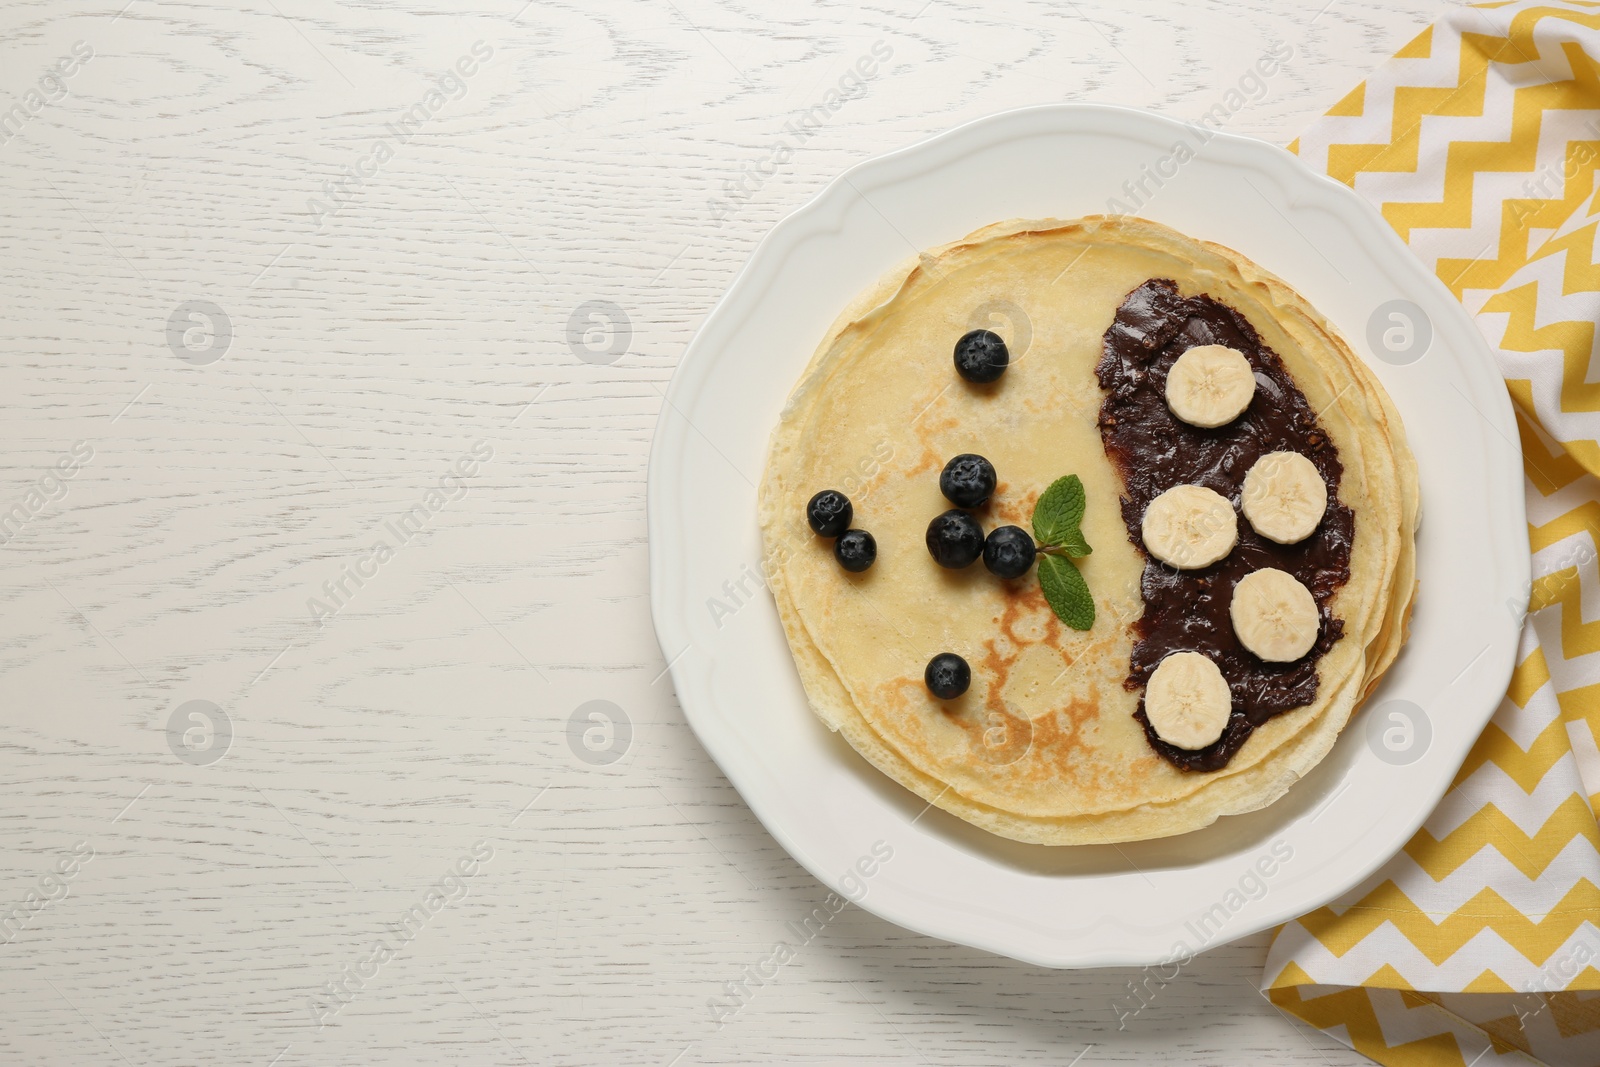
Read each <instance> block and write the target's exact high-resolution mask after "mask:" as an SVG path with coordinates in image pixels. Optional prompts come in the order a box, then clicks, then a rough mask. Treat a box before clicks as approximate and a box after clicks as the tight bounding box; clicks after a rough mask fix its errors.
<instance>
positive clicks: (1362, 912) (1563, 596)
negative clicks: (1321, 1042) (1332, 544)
mask: <svg viewBox="0 0 1600 1067" xmlns="http://www.w3.org/2000/svg"><path fill="white" fill-rule="evenodd" d="M1290 148H1291V150H1294V151H1297V152H1298V153H1299V154H1300V157H1301V158H1302V159H1303V160H1304V161H1305V162H1306V163H1307V164H1308V165H1310V166H1311V167H1314V168H1316V169H1318V170H1321V171H1324V172H1326V173H1327V174H1329V175H1330V176H1332V177H1333V178H1335V179H1337V180H1338V181H1341V182H1344V183H1345V184H1347V185H1349V186H1351V187H1352V188H1353V189H1355V190H1356V192H1358V193H1360V194H1361V195H1362V196H1364V197H1366V198H1367V199H1368V200H1369V201H1371V202H1372V204H1373V205H1374V206H1375V207H1377V208H1378V209H1379V210H1380V211H1381V212H1383V216H1384V218H1386V219H1388V220H1389V222H1390V224H1391V225H1393V226H1394V228H1395V230H1396V231H1398V233H1399V234H1400V236H1401V237H1402V238H1403V239H1404V240H1405V241H1406V242H1407V243H1408V244H1409V245H1410V246H1411V249H1412V250H1413V251H1414V252H1415V253H1416V254H1417V255H1418V256H1421V257H1422V259H1423V261H1424V262H1425V263H1427V264H1428V266H1429V267H1430V268H1432V269H1433V270H1434V271H1435V273H1436V274H1437V275H1438V277H1439V278H1440V280H1442V281H1443V282H1444V284H1445V285H1446V286H1447V287H1448V288H1449V289H1450V291H1451V292H1453V293H1454V294H1455V295H1456V296H1457V297H1458V298H1459V299H1460V300H1461V302H1462V304H1463V305H1465V307H1466V309H1467V311H1468V313H1470V314H1471V315H1472V316H1473V317H1474V319H1476V321H1477V323H1478V327H1479V329H1481V330H1482V331H1483V334H1484V336H1485V337H1486V338H1487V339H1488V340H1489V344H1490V346H1491V347H1492V348H1494V349H1495V350H1496V352H1497V355H1498V359H1499V363H1500V370H1501V373H1502V374H1503V375H1504V376H1505V378H1506V387H1507V388H1508V389H1509V390H1510V391H1511V396H1512V399H1513V401H1514V406H1515V409H1516V414H1517V422H1518V426H1519V428H1520V431H1521V438H1522V448H1523V454H1524V457H1525V460H1524V467H1525V471H1526V475H1527V485H1526V493H1527V504H1528V521H1529V535H1530V537H1531V540H1532V547H1533V573H1534V576H1535V577H1534V583H1533V591H1532V603H1531V605H1530V607H1529V615H1528V622H1527V625H1526V627H1525V629H1524V630H1523V634H1522V646H1521V649H1520V651H1519V653H1518V656H1517V659H1518V666H1517V669H1516V673H1515V675H1514V676H1513V678H1512V681H1511V689H1510V691H1509V692H1508V693H1507V694H1506V696H1505V699H1504V701H1503V702H1502V703H1501V705H1500V708H1499V710H1498V711H1497V712H1496V713H1495V716H1494V720H1493V722H1492V723H1491V724H1490V725H1489V727H1488V729H1486V730H1485V731H1484V733H1483V736H1482V737H1481V738H1479V740H1478V743H1477V745H1476V746H1475V747H1474V748H1473V750H1472V754H1471V755H1470V756H1469V757H1468V759H1467V762H1466V765H1465V766H1464V767H1462V768H1461V773H1460V774H1458V775H1457V776H1456V779H1455V782H1454V783H1453V785H1452V787H1451V790H1450V792H1449V793H1448V794H1446V796H1445V798H1444V800H1443V801H1442V802H1441V803H1440V805H1439V807H1438V809H1437V810H1436V811H1434V813H1433V814H1432V815H1431V816H1430V817H1429V819H1428V821H1427V823H1426V824H1424V826H1423V828H1422V829H1421V830H1420V831H1418V833H1417V835H1416V837H1414V838H1413V839H1412V840H1411V842H1410V843H1409V844H1407V845H1406V847H1405V849H1404V850H1403V851H1402V852H1401V853H1400V854H1399V855H1398V856H1396V857H1395V858H1394V859H1393V860H1391V861H1390V862H1389V863H1388V864H1387V865H1386V866H1384V867H1383V868H1382V869H1381V870H1380V871H1379V872H1378V873H1377V874H1376V875H1374V876H1373V877H1372V878H1371V879H1369V880H1368V881H1367V882H1366V883H1365V884H1364V885H1361V886H1359V887H1357V888H1356V889H1355V890H1354V891H1352V892H1351V893H1349V894H1347V895H1345V896H1344V897H1343V898H1341V899H1340V900H1339V901H1338V902H1336V903H1334V904H1330V905H1329V906H1327V907H1325V908H1320V909H1318V910H1317V911H1315V912H1312V913H1311V914H1309V915H1305V916H1302V917H1301V918H1300V919H1299V920H1297V921H1295V922H1291V923H1289V924H1287V925H1286V926H1284V927H1283V928H1282V929H1281V930H1279V931H1278V934H1277V936H1276V938H1275V939H1274V941H1273V944H1272V949H1271V951H1270V953H1269V956H1268V960H1267V967H1266V973H1265V975H1264V976H1263V985H1264V988H1265V989H1266V990H1267V991H1268V995H1269V996H1270V997H1271V998H1272V1001H1273V1003H1274V1004H1276V1005H1278V1007H1279V1008H1281V1009H1283V1010H1284V1011H1286V1012H1289V1013H1291V1014H1293V1015H1295V1016H1297V1017H1299V1018H1301V1019H1304V1020H1305V1021H1306V1022H1308V1023H1310V1024H1311V1025H1312V1026H1315V1027H1318V1028H1320V1029H1322V1030H1325V1031H1327V1032H1328V1033H1329V1034H1331V1035H1333V1036H1335V1037H1337V1038H1338V1039H1340V1040H1342V1041H1344V1042H1346V1043H1348V1044H1349V1045H1350V1046H1351V1047H1353V1048H1355V1049H1356V1050H1358V1051H1360V1052H1362V1053H1364V1054H1365V1055H1367V1056H1369V1057H1371V1058H1372V1059H1374V1060H1377V1061H1378V1062H1380V1063H1385V1064H1406V1065H1412V1064H1427V1065H1430V1067H1432V1065H1443V1064H1452V1065H1459V1067H1468V1065H1471V1067H1491V1065H1495V1064H1502V1063H1519V1064H1526V1063H1528V1062H1530V1061H1534V1062H1543V1063H1547V1064H1551V1065H1553V1067H1554V1065H1566V1064H1574V1065H1576V1064H1582V1065H1591V1067H1592V1065H1595V1064H1600V827H1597V824H1596V820H1595V810H1596V809H1595V804H1596V802H1597V801H1600V750H1597V749H1596V743H1595V742H1596V737H1597V736H1600V566H1597V562H1596V561H1597V558H1600V553H1597V547H1600V444H1597V441H1596V439H1597V438H1600V352H1597V351H1596V337H1595V333H1596V324H1597V323H1600V252H1597V249H1596V237H1597V234H1600V195H1597V183H1596V175H1597V173H1600V3H1577V2H1560V3H1534V2H1529V0H1517V2H1513V3H1491V4H1482V5H1477V6H1472V7H1457V8H1453V9H1451V10H1450V11H1449V13H1448V14H1446V15H1445V16H1444V17H1443V18H1441V19H1440V20H1439V21H1438V22H1437V23H1435V24H1434V25H1433V26H1432V27H1430V28H1429V29H1427V30H1425V31H1423V33H1422V34H1421V35H1419V36H1418V37H1417V38H1416V39H1415V40H1413V41H1412V42H1411V43H1410V44H1408V45H1406V46H1405V47H1404V48H1402V49H1401V50H1400V51H1399V52H1398V53H1396V54H1395V56H1394V58H1392V59H1390V60H1389V61H1388V62H1387V63H1385V64H1384V65H1383V67H1382V68H1380V69H1379V70H1378V71H1377V72H1376V73H1375V74H1373V75H1372V77H1371V78H1369V79H1368V80H1367V81H1366V82H1365V83H1364V84H1362V85H1358V86H1356V88H1355V90H1354V91H1352V92H1351V93H1350V94H1349V95H1348V96H1346V97H1345V98H1344V99H1343V100H1341V101H1340V102H1339V103H1338V104H1336V105H1335V106H1334V107H1333V109H1332V110H1331V111H1329V112H1328V113H1327V114H1326V115H1325V116H1323V117H1322V118H1320V119H1318V120H1317V121H1316V122H1315V123H1313V124H1312V126H1311V128H1310V129H1308V130H1307V131H1306V132H1305V133H1304V134H1303V135H1302V136H1301V137H1300V139H1299V140H1298V141H1297V142H1296V143H1295V144H1293V145H1291V146H1290ZM1461 580H1462V581H1470V580H1471V576H1470V575H1463V576H1462V578H1461ZM1421 595H1422V596H1426V595H1427V590H1422V592H1421ZM1586 617H1587V618H1588V620H1589V621H1585V618H1586Z"/></svg>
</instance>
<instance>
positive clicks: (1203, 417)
mask: <svg viewBox="0 0 1600 1067" xmlns="http://www.w3.org/2000/svg"><path fill="white" fill-rule="evenodd" d="M1255 395H1256V376H1255V374H1254V372H1252V371H1251V370H1250V361H1249V360H1248V359H1245V358H1244V353H1242V352H1240V351H1239V350H1238V349H1236V348H1229V347H1228V346H1226V345H1199V346H1197V347H1195V348H1191V349H1189V350H1188V351H1187V352H1185V353H1184V354H1183V355H1181V356H1179V357H1178V360H1177V362H1176V363H1174V364H1173V365H1172V369H1171V370H1169V371H1168V372H1167V407H1169V408H1171V409H1172V413H1173V414H1174V415H1176V416H1177V417H1178V418H1180V419H1182V420H1183V421H1184V422H1187V423H1188V424H1189V425H1191V426H1204V427H1212V426H1221V425H1222V424H1223V423H1227V422H1232V421H1233V420H1234V419H1237V418H1238V417H1239V416H1240V415H1241V414H1243V412H1244V409H1245V408H1247V407H1249V406H1250V399H1251V398H1252V397H1254V396H1255Z"/></svg>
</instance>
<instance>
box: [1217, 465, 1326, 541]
mask: <svg viewBox="0 0 1600 1067" xmlns="http://www.w3.org/2000/svg"><path fill="white" fill-rule="evenodd" d="M1239 503H1240V507H1241V508H1242V509H1243V511H1244V517H1245V518H1247V519H1249V520H1250V525H1251V526H1253V527H1255V531H1256V533H1258V534H1260V535H1261V536H1262V537H1265V538H1267V539H1268V540H1269V541H1276V542H1278V544H1280V545H1292V544H1294V543H1295V542H1297V541H1304V540H1305V539H1306V538H1308V537H1310V536H1311V534H1312V532H1313V531H1315V530H1316V528H1317V525H1318V524H1319V523H1321V522H1322V516H1323V513H1324V512H1326V511H1327V510H1328V483H1327V482H1324V481H1323V480H1322V474H1321V472H1319V471H1318V470H1317V468H1316V465H1315V464H1313V463H1312V462H1311V461H1310V460H1309V459H1307V458H1306V457H1305V456H1302V455H1301V454H1300V453H1298V452H1268V453H1267V454H1266V455H1264V456H1262V457H1261V458H1260V459H1258V460H1256V461H1255V463H1254V464H1253V465H1252V466H1251V467H1250V472H1249V473H1248V474H1246V475H1245V476H1244V492H1243V494H1242V495H1241V497H1240V501H1239Z"/></svg>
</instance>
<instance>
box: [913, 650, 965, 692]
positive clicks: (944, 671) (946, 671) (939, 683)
mask: <svg viewBox="0 0 1600 1067" xmlns="http://www.w3.org/2000/svg"><path fill="white" fill-rule="evenodd" d="M922 680H923V682H925V683H926V684H927V686H928V692H930V693H932V694H933V695H934V696H936V697H938V698H939V699H940V700H954V699H955V698H956V697H958V696H960V695H961V694H962V693H965V692H966V691H967V686H969V685H971V684H972V668H971V667H969V666H967V661H966V660H964V659H962V658H961V657H960V656H958V655H956V654H955V653H954V652H941V653H939V654H938V655H937V656H935V657H933V658H932V659H930V660H929V661H928V667H927V669H926V670H924V671H923V672H922Z"/></svg>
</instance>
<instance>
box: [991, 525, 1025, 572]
mask: <svg viewBox="0 0 1600 1067" xmlns="http://www.w3.org/2000/svg"><path fill="white" fill-rule="evenodd" d="M1037 551H1038V550H1037V549H1035V548H1034V545H1033V535H1032V534H1030V533H1028V531H1027V530H1024V529H1023V528H1022V527H1020V526H1001V527H999V528H997V529H996V530H994V531H993V532H992V533H990V534H989V537H988V539H987V540H986V541H984V542H983V565H984V566H985V567H988V568H989V573H991V574H993V575H996V576H997V577H1000V578H1021V577H1022V576H1023V575H1024V574H1027V573H1028V568H1029V567H1031V566H1033V557H1034V555H1035V554H1036V552H1037Z"/></svg>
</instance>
